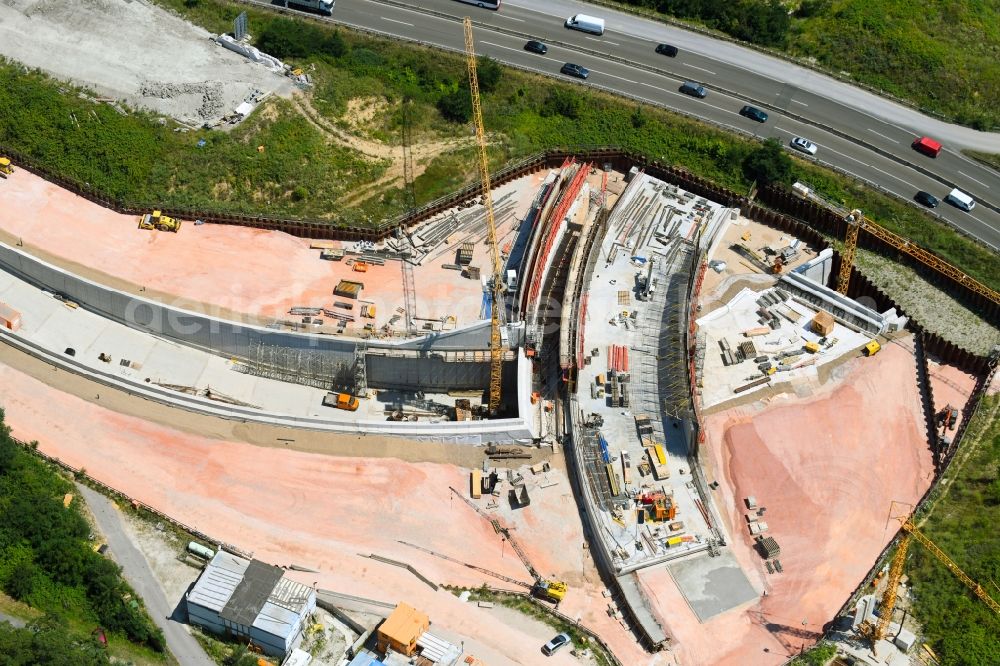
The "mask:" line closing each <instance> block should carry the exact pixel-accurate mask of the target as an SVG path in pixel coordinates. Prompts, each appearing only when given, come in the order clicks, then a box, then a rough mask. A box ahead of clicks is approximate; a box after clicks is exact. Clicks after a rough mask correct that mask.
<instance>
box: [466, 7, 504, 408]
mask: <svg viewBox="0 0 1000 666" xmlns="http://www.w3.org/2000/svg"><path fill="white" fill-rule="evenodd" d="M462 24H463V25H464V26H465V61H466V65H467V66H468V69H469V92H470V94H471V96H472V120H473V122H474V124H475V126H476V144H477V147H478V148H479V151H478V152H479V178H480V180H481V181H482V184H483V208H485V209H486V237H487V241H488V243H489V246H490V247H489V252H490V259H492V261H493V283H492V285H491V293H492V296H493V303H492V305H491V307H490V393H489V410H490V413H491V414H495V413H496V412H497V411H499V409H500V379H501V373H502V370H503V347H502V341H501V339H500V310H501V308H502V307H503V275H502V270H503V268H502V265H501V263H500V250H499V249H498V248H497V226H496V219H495V218H494V216H493V196H492V192H491V189H492V186H491V185H490V167H489V160H488V155H487V152H486V130H485V129H484V128H483V108H482V104H481V103H480V101H479V77H478V75H477V74H476V48H475V44H474V43H473V41H472V19H470V18H469V17H468V16H466V17H465V19H464V20H463V21H462Z"/></svg>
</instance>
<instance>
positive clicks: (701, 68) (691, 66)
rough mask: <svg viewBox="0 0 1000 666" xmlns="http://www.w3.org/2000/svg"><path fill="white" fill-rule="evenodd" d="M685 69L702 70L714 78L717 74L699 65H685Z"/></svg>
mask: <svg viewBox="0 0 1000 666" xmlns="http://www.w3.org/2000/svg"><path fill="white" fill-rule="evenodd" d="M685 67H690V68H691V69H700V70H701V71H703V72H708V73H709V74H711V75H712V76H715V72H713V71H712V70H710V69H705V68H704V67H699V66H698V65H685Z"/></svg>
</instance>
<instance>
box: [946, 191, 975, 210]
mask: <svg viewBox="0 0 1000 666" xmlns="http://www.w3.org/2000/svg"><path fill="white" fill-rule="evenodd" d="M944 200H945V201H947V202H948V203H950V204H951V205H952V206H954V207H955V208H961V209H962V210H964V211H965V212H967V213H968V212H969V211H971V210H972V209H973V208H975V207H976V201H975V199H973V198H972V197H970V196H969V195H968V194H966V193H965V192H963V191H962V190H960V189H958V188H955V189H954V190H952V191H951V192H949V193H948V196H946V197H945V198H944Z"/></svg>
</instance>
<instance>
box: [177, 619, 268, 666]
mask: <svg viewBox="0 0 1000 666" xmlns="http://www.w3.org/2000/svg"><path fill="white" fill-rule="evenodd" d="M191 634H192V635H193V636H194V639H195V640H196V641H198V644H199V645H201V647H202V649H204V650H205V654H207V655H208V657H209V658H210V659H211V660H212V661H214V662H215V663H217V664H219V666H257V664H258V661H257V660H258V659H264V661H265V662H266V663H268V664H273V663H275V662H274V660H273V659H271V658H269V657H263V656H262V655H258V654H255V653H253V652H251V651H249V650H248V649H247V647H246V645H244V644H242V643H235V642H230V641H225V640H222V639H220V638H219V637H218V636H215V635H213V634H209V633H206V632H204V631H202V630H201V629H200V628H199V627H191Z"/></svg>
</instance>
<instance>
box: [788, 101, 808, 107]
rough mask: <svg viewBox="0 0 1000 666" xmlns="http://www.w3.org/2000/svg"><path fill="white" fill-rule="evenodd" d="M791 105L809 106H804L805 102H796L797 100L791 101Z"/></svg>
mask: <svg viewBox="0 0 1000 666" xmlns="http://www.w3.org/2000/svg"><path fill="white" fill-rule="evenodd" d="M792 104H801V105H802V106H809V105H808V104H806V103H805V102H800V101H799V100H797V99H793V100H792Z"/></svg>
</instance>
